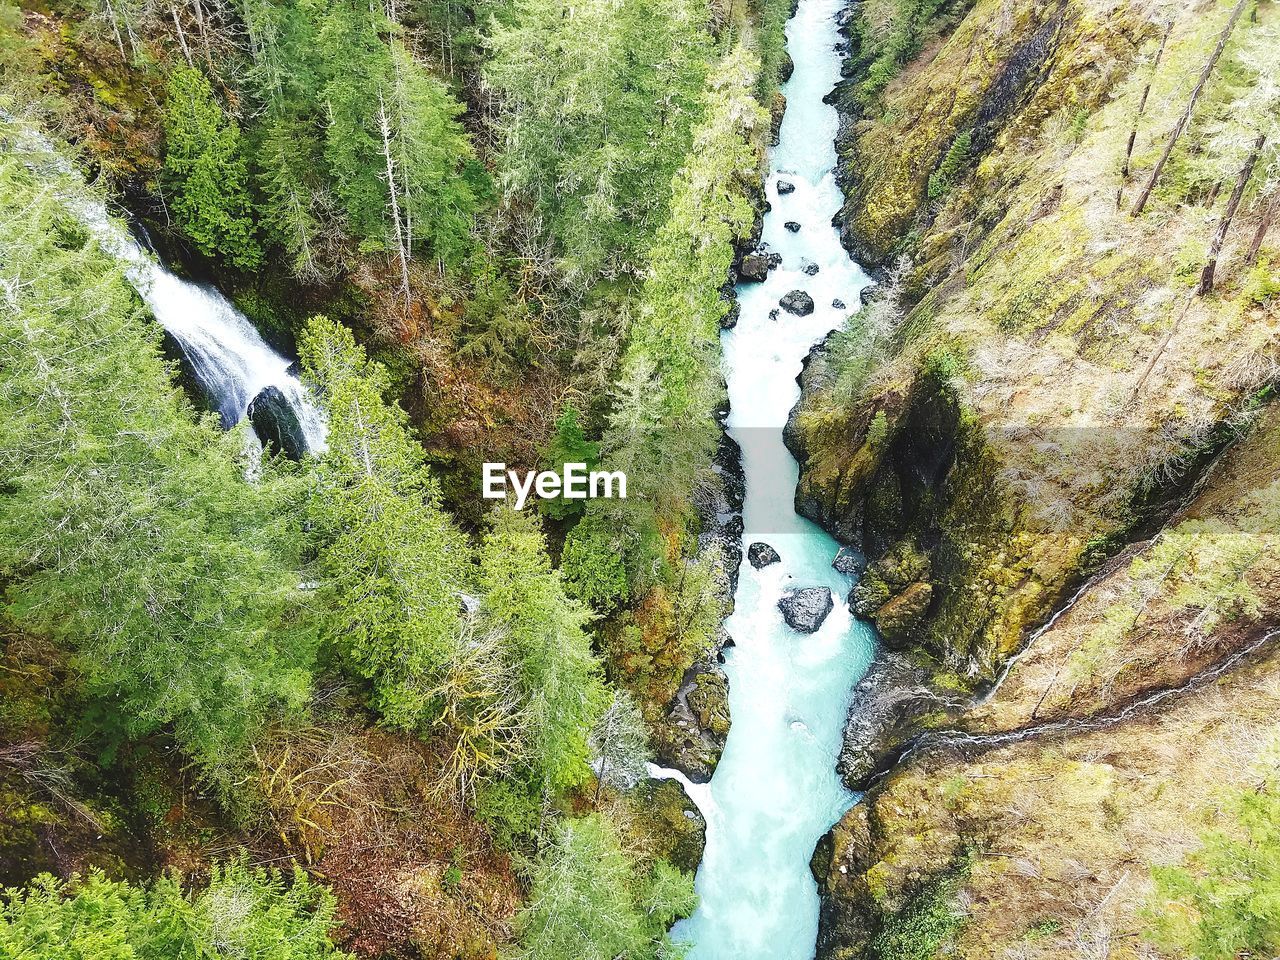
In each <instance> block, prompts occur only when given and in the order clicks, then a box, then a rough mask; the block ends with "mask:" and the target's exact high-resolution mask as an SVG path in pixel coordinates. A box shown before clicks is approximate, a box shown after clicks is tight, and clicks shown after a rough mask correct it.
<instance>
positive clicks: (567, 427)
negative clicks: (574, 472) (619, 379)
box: [541, 403, 600, 520]
mask: <svg viewBox="0 0 1280 960" xmlns="http://www.w3.org/2000/svg"><path fill="white" fill-rule="evenodd" d="M599 462H600V446H599V444H595V443H592V442H591V441H589V440H588V439H587V436H586V434H585V433H583V432H582V427H581V426H579V425H578V410H577V408H575V407H574V406H573V405H572V404H569V403H566V404H565V405H564V407H563V408H562V409H561V410H560V416H559V417H557V418H556V432H555V433H554V434H553V435H552V437H551V442H550V443H548V444H547V449H546V450H545V451H544V452H543V454H542V467H543V469H544V470H555V471H560V470H563V469H564V467H565V465H566V464H569V463H582V464H586V469H587V470H591V469H592V468H593V467H595V466H596V465H597V464H598V463H599ZM582 505H583V501H582V500H569V499H566V498H565V497H564V496H557V497H554V498H552V499H549V500H543V501H542V502H541V506H542V511H543V512H544V513H545V514H546V515H547V516H549V517H551V518H553V519H555V520H565V519H568V518H569V517H574V516H577V515H578V514H580V513H582Z"/></svg>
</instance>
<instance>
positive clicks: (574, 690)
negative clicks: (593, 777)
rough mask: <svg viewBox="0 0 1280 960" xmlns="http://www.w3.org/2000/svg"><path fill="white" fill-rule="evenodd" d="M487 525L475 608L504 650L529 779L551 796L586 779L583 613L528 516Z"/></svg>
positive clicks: (592, 713) (600, 701)
mask: <svg viewBox="0 0 1280 960" xmlns="http://www.w3.org/2000/svg"><path fill="white" fill-rule="evenodd" d="M490 523H491V526H490V529H489V532H488V535H487V536H486V537H485V540H484V544H483V546H482V547H481V550H480V588H481V591H482V593H483V610H484V613H485V617H486V620H487V621H488V622H489V623H491V624H492V625H493V626H494V627H496V628H497V629H499V630H501V631H503V632H504V633H505V635H506V636H507V638H508V642H509V643H510V645H511V650H512V660H513V662H514V663H515V664H516V665H517V667H516V668H517V670H518V671H519V677H520V689H521V694H522V699H523V701H524V703H525V708H524V709H525V711H526V715H527V720H526V725H527V728H528V731H529V733H528V740H529V755H530V760H529V765H530V767H531V768H532V770H533V771H534V774H535V777H534V779H535V782H538V783H539V784H541V785H543V786H544V788H545V789H546V790H548V791H549V792H551V793H552V794H554V793H558V792H559V791H560V790H562V789H564V788H566V787H570V786H574V785H577V784H579V783H582V782H583V781H584V780H585V779H586V777H587V774H588V767H587V736H588V734H589V732H590V730H591V728H592V725H593V724H594V723H595V721H596V718H597V716H599V714H600V711H601V710H602V709H603V708H604V705H605V703H604V701H605V694H604V688H603V685H602V682H601V679H600V672H599V666H598V664H597V663H596V660H595V657H594V656H593V655H592V653H591V639H590V637H589V636H588V635H587V633H586V629H585V628H586V624H587V621H588V619H589V616H588V614H587V612H586V610H584V609H583V608H582V606H581V605H579V604H578V603H577V602H575V601H573V600H571V599H569V598H568V597H566V596H565V593H564V589H563V587H562V586H561V583H560V575H559V573H558V572H557V571H555V570H553V569H552V567H551V562H550V560H548V558H547V554H546V544H545V542H544V540H543V536H542V531H541V530H540V529H539V525H538V520H537V518H536V516H535V515H534V514H533V513H531V512H530V513H525V512H517V511H515V510H511V509H509V508H505V507H504V508H501V509H499V510H497V511H495V512H494V513H493V515H492V517H491V521H490Z"/></svg>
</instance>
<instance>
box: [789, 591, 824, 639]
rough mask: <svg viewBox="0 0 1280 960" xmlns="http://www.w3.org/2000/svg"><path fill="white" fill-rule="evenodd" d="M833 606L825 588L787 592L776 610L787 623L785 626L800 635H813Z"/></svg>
mask: <svg viewBox="0 0 1280 960" xmlns="http://www.w3.org/2000/svg"><path fill="white" fill-rule="evenodd" d="M834 606H835V601H833V600H832V599H831V591H830V590H828V589H827V588H826V587H801V588H800V589H798V590H788V591H787V592H786V594H784V595H783V597H782V599H781V600H779V601H778V609H779V610H781V611H782V619H784V620H786V621H787V626H789V627H790V628H791V629H792V630H799V631H800V632H801V633H813V632H814V631H815V630H817V629H818V628H819V627H820V626H822V621H823V620H825V619H827V614H829V613H830V612H831V610H832V608H833V607H834Z"/></svg>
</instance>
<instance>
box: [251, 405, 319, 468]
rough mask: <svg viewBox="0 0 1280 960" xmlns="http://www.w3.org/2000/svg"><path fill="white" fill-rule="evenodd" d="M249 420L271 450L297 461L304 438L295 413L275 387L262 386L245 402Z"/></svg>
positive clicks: (305, 448)
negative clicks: (260, 389) (258, 391)
mask: <svg viewBox="0 0 1280 960" xmlns="http://www.w3.org/2000/svg"><path fill="white" fill-rule="evenodd" d="M248 416H249V423H250V424H251V425H252V426H253V432H254V433H256V434H257V435H258V439H259V440H261V441H262V446H263V447H264V448H266V449H267V450H269V451H270V452H272V453H283V454H284V455H285V456H286V457H288V458H289V459H290V460H301V459H302V455H303V454H304V453H306V452H307V438H306V435H305V434H304V433H303V432H302V424H301V423H299V422H298V414H297V412H296V411H295V410H294V409H293V406H292V405H291V404H290V403H289V401H288V400H287V399H285V395H284V394H283V393H281V392H280V390H279V389H278V388H276V387H265V388H264V389H263V390H262V391H261V392H260V393H259V394H258V395H257V396H256V397H254V398H253V400H251V401H250V402H249V411H248Z"/></svg>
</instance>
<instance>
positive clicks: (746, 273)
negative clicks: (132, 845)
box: [738, 253, 770, 283]
mask: <svg viewBox="0 0 1280 960" xmlns="http://www.w3.org/2000/svg"><path fill="white" fill-rule="evenodd" d="M769 266H770V264H769V258H768V257H767V256H766V255H765V254H763V253H748V254H747V255H746V256H745V257H743V258H742V263H740V264H739V265H738V277H739V279H742V280H750V281H752V282H753V283H763V282H764V279H765V278H766V277H767V276H769Z"/></svg>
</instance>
